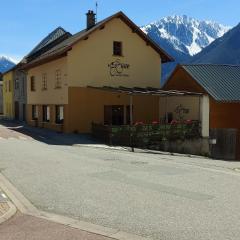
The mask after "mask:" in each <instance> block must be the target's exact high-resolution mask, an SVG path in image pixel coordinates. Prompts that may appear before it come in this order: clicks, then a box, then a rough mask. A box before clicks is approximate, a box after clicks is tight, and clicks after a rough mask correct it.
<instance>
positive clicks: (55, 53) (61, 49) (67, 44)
mask: <svg viewBox="0 0 240 240" xmlns="http://www.w3.org/2000/svg"><path fill="white" fill-rule="evenodd" d="M114 18H120V19H121V20H122V21H124V22H125V23H126V24H127V25H128V26H129V27H130V28H131V29H132V31H133V32H135V33H136V34H138V35H139V36H140V37H141V38H142V39H143V40H144V41H146V42H147V44H149V45H150V46H151V47H152V48H153V49H154V50H155V51H157V52H158V53H159V55H160V56H161V58H162V62H163V63H164V62H170V61H174V59H173V58H172V57H171V56H170V55H168V54H167V53H166V52H165V51H164V50H163V49H161V48H160V47H159V46H158V44H156V43H155V42H154V41H153V40H151V39H150V38H149V37H148V36H147V35H146V34H145V33H144V32H143V31H142V30H141V29H140V28H139V27H138V26H137V25H136V24H135V23H133V22H132V21H131V20H130V19H129V18H128V17H127V16H126V15H125V14H124V13H123V12H118V13H116V14H114V15H112V16H110V17H108V18H106V19H104V20H103V21H100V22H98V23H97V24H96V25H95V26H94V27H92V28H90V29H84V30H82V31H81V32H78V33H76V34H74V35H72V36H71V37H69V38H67V39H66V40H65V41H63V42H61V43H59V44H58V45H56V46H55V47H53V48H51V49H50V50H49V51H47V52H45V53H44V54H42V55H41V56H39V57H38V58H37V59H35V60H34V61H31V62H30V63H29V64H27V65H26V66H25V68H31V67H33V66H37V65H39V64H42V63H44V62H48V61H51V60H53V59H56V58H58V57H61V56H64V55H66V52H67V51H69V50H71V48H72V46H73V45H74V44H76V43H78V42H79V41H81V40H84V39H87V38H88V36H89V35H90V34H91V33H93V32H94V31H96V30H98V29H101V28H102V27H104V25H105V24H106V23H108V22H110V21H111V20H113V19H114Z"/></svg>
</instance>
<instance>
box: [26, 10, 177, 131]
mask: <svg viewBox="0 0 240 240" xmlns="http://www.w3.org/2000/svg"><path fill="white" fill-rule="evenodd" d="M169 61H172V58H171V57H170V56H169V55H167V54H166V53H165V52H164V51H163V50H162V49H161V48H160V47H159V46H158V45H157V44H155V43H154V42H153V41H152V40H150V39H149V38H148V37H147V35H146V34H145V33H143V32H142V31H141V29H140V28H139V27H137V26H136V25H135V24H134V23H133V22H132V21H131V20H130V19H129V18H128V17H127V16H126V15H124V14H123V13H122V12H119V13H117V14H115V15H113V16H111V17H109V18H107V19H105V20H103V21H101V22H99V23H95V14H94V13H93V12H92V11H89V12H88V14H87V28H86V29H85V30H83V31H81V32H79V33H77V34H75V35H72V36H69V37H68V38H67V39H66V40H64V41H62V42H60V43H59V44H57V45H56V46H55V47H53V48H52V49H50V50H48V51H47V52H45V53H43V54H42V55H41V56H39V57H38V58H36V59H35V60H33V61H30V62H29V63H28V64H27V65H26V66H25V67H24V69H25V70H27V121H28V123H29V124H31V125H34V126H39V127H46V128H51V129H55V130H63V131H64V132H90V131H91V123H92V122H96V123H103V124H104V123H105V124H107V123H108V124H126V123H128V122H129V95H127V94H125V93H119V92H117V93H116V92H114V91H101V90H99V89H96V88H95V89H94V88H91V87H103V86H109V87H119V86H123V87H128V88H133V87H139V88H146V87H154V88H160V78H161V64H162V63H164V62H169ZM89 86H91V87H89ZM133 107H134V111H133V113H134V114H133V118H134V119H133V121H140V120H141V121H152V120H154V119H156V118H158V114H159V113H158V108H159V99H158V98H157V97H155V96H152V97H146V96H136V97H134V100H133Z"/></svg>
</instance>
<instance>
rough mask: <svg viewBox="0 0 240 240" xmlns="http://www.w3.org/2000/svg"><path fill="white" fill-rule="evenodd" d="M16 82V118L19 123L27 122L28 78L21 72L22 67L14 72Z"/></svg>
mask: <svg viewBox="0 0 240 240" xmlns="http://www.w3.org/2000/svg"><path fill="white" fill-rule="evenodd" d="M13 72H14V73H13V82H14V99H13V101H14V118H15V119H16V120H19V121H25V120H26V103H27V76H26V73H25V72H24V71H22V70H20V66H18V67H17V68H15V70H13Z"/></svg>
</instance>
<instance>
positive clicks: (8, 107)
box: [3, 70, 14, 119]
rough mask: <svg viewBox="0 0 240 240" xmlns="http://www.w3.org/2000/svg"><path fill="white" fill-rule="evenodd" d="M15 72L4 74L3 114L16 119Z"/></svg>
mask: <svg viewBox="0 0 240 240" xmlns="http://www.w3.org/2000/svg"><path fill="white" fill-rule="evenodd" d="M13 79H14V72H13V71H11V70H10V71H8V72H6V73H4V74H3V114H4V117H5V118H7V119H14V81H13Z"/></svg>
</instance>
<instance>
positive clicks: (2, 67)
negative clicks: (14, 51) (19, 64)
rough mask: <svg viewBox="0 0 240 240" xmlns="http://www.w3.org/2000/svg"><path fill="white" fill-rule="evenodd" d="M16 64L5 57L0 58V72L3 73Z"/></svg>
mask: <svg viewBox="0 0 240 240" xmlns="http://www.w3.org/2000/svg"><path fill="white" fill-rule="evenodd" d="M15 65H16V64H15V63H14V62H13V61H12V60H11V59H10V58H9V57H6V56H0V72H1V73H5V72H7V71H8V70H9V69H11V68H12V67H14V66H15Z"/></svg>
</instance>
